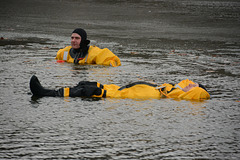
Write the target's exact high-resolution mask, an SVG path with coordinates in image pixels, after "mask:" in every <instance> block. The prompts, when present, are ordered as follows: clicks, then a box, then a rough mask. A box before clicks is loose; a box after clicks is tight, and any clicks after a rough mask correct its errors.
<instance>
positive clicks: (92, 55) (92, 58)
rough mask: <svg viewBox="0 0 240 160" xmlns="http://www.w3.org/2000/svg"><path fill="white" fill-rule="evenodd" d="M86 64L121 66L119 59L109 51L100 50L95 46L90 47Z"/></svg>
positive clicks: (105, 49)
mask: <svg viewBox="0 0 240 160" xmlns="http://www.w3.org/2000/svg"><path fill="white" fill-rule="evenodd" d="M87 62H88V63H93V62H95V63H96V64H100V65H108V66H113V67H117V66H120V65H121V61H120V59H119V58H118V57H117V56H116V55H115V54H114V53H112V52H111V51H110V50H109V49H107V48H104V49H100V48H98V47H96V46H90V48H89V55H88V59H87Z"/></svg>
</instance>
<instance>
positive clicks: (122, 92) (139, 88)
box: [64, 79, 210, 100]
mask: <svg viewBox="0 0 240 160" xmlns="http://www.w3.org/2000/svg"><path fill="white" fill-rule="evenodd" d="M189 83H192V84H194V82H192V81H190V80H188V79H186V80H183V81H181V82H180V83H178V84H176V85H174V84H169V83H164V84H163V85H161V86H159V87H157V85H156V84H152V83H147V82H135V83H132V84H129V85H126V86H124V87H119V86H118V85H115V84H110V85H108V84H105V85H102V84H100V83H98V82H95V83H94V86H95V87H96V88H99V89H101V92H100V93H99V94H98V95H92V97H109V98H131V99H160V98H163V97H167V98H179V99H189V100H200V99H209V98H210V95H209V93H208V92H207V91H206V90H204V89H203V88H201V87H193V88H192V89H190V90H189V91H188V92H184V91H182V89H181V88H184V87H186V86H188V85H189ZM92 87H93V86H92ZM91 89H94V88H91ZM64 96H69V89H67V88H64Z"/></svg>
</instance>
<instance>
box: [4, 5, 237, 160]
mask: <svg viewBox="0 0 240 160" xmlns="http://www.w3.org/2000/svg"><path fill="white" fill-rule="evenodd" d="M0 6H1V10H0V13H1V14H0V22H1V23H0V28H1V35H0V36H1V37H2V38H1V40H0V48H1V54H0V61H1V63H0V87H1V90H0V126H1V129H0V159H18V160H19V159H24V160H25V159H121V160H122V159H239V158H240V145H239V144H240V123H239V122H240V114H239V113H240V107H239V104H240V102H239V101H240V99H239V98H240V90H239V82H240V81H239V80H240V41H239V40H240V31H239V26H240V15H239V13H240V12H239V11H240V2H239V1H237V0H213V1H210V0H178V1H176V0H139V1H126V0H121V1H120V0H98V1H97V0H82V1H81V0H51V1H50V0H44V1H41V0H24V1H18V0H8V1H4V0H1V1H0ZM77 27H81V28H84V29H85V30H86V31H87V33H88V38H89V39H90V40H91V44H92V45H97V46H99V47H101V48H105V47H106V48H109V49H110V50H112V51H113V52H114V53H115V54H116V55H117V56H119V57H120V59H121V61H122V66H120V67H116V68H113V67H108V66H99V65H74V64H67V63H61V64H60V63H56V61H55V59H54V58H55V56H56V52H57V51H58V50H59V49H60V48H63V47H64V46H67V45H70V35H71V32H72V31H73V29H75V28H77ZM32 75H36V76H38V78H39V80H40V82H41V83H42V85H43V86H44V87H46V88H51V89H58V88H60V87H65V86H70V87H71V86H74V85H76V84H77V83H78V82H79V81H81V80H89V81H98V82H100V83H102V84H111V83H113V84H117V85H120V86H123V85H126V84H128V83H131V82H135V81H139V80H140V81H148V82H155V83H157V84H162V83H178V82H179V81H181V80H183V79H186V78H189V79H191V80H193V81H195V82H200V83H202V84H204V85H205V86H206V88H207V89H208V91H209V93H210V94H211V99H210V100H205V101H201V102H196V101H186V100H179V101H177V100H173V99H147V100H136V99H109V98H105V99H96V98H54V97H44V98H37V99H36V98H34V97H32V95H31V92H30V89H29V80H30V77H31V76H32Z"/></svg>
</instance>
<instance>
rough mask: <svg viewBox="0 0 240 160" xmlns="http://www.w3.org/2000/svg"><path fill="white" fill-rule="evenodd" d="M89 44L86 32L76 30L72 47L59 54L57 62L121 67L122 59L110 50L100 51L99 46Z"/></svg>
mask: <svg viewBox="0 0 240 160" xmlns="http://www.w3.org/2000/svg"><path fill="white" fill-rule="evenodd" d="M89 43H90V41H89V40H87V33H86V31H85V30H84V29H81V28H77V29H75V30H74V31H73V32H72V35H71V46H67V47H65V48H63V49H60V50H59V51H58V52H57V56H56V60H57V62H69V63H75V64H99V65H108V66H113V67H117V66H120V65H121V61H120V59H119V58H118V57H117V56H116V55H115V54H113V53H112V52H111V51H110V50H109V49H107V48H104V49H100V48H98V47H97V46H90V45H89Z"/></svg>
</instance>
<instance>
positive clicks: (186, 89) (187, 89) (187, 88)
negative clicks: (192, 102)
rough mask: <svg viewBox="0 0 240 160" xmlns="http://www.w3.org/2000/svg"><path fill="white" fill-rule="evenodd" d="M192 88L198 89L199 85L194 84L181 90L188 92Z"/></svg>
mask: <svg viewBox="0 0 240 160" xmlns="http://www.w3.org/2000/svg"><path fill="white" fill-rule="evenodd" d="M193 87H199V85H198V84H197V83H194V84H191V83H190V84H189V85H188V86H186V87H184V88H183V89H182V90H183V91H184V92H188V91H189V90H190V89H192V88H193Z"/></svg>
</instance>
